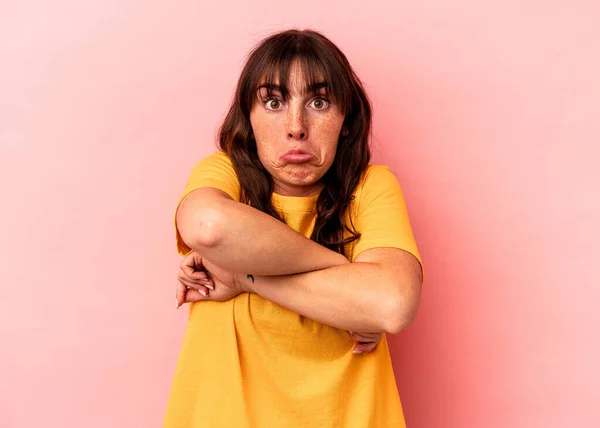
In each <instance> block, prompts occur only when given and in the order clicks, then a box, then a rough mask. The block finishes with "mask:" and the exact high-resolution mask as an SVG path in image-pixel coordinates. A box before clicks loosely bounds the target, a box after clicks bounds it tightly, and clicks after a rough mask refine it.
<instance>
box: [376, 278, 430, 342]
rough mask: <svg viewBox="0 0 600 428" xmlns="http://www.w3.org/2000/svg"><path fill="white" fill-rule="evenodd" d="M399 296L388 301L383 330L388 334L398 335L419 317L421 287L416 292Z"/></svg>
mask: <svg viewBox="0 0 600 428" xmlns="http://www.w3.org/2000/svg"><path fill="white" fill-rule="evenodd" d="M397 294H398V295H397V296H394V297H393V298H390V299H388V300H387V304H386V308H385V309H384V310H383V311H382V312H381V313H382V314H385V319H384V320H383V322H382V324H383V330H384V331H385V332H386V333H390V334H398V333H400V332H401V331H403V330H406V329H407V328H408V327H409V326H410V325H411V324H412V322H413V321H414V320H415V318H416V317H417V310H418V308H419V300H420V287H419V290H418V291H417V290H415V291H414V292H410V291H409V292H404V293H397Z"/></svg>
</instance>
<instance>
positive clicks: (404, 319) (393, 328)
mask: <svg viewBox="0 0 600 428" xmlns="http://www.w3.org/2000/svg"><path fill="white" fill-rule="evenodd" d="M415 312H416V311H415ZM415 316H416V313H415V314H413V313H406V312H404V311H403V310H402V309H397V310H396V311H394V312H393V313H391V314H389V316H388V317H387V319H386V320H385V321H384V329H383V330H384V331H385V332H386V333H389V334H398V333H400V332H401V331H403V330H406V329H407V328H408V327H409V326H410V325H411V324H412V322H413V321H414V319H415Z"/></svg>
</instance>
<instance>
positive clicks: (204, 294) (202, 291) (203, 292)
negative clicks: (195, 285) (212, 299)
mask: <svg viewBox="0 0 600 428" xmlns="http://www.w3.org/2000/svg"><path fill="white" fill-rule="evenodd" d="M198 291H199V292H200V294H202V295H203V296H204V297H206V296H208V294H206V291H204V290H198Z"/></svg>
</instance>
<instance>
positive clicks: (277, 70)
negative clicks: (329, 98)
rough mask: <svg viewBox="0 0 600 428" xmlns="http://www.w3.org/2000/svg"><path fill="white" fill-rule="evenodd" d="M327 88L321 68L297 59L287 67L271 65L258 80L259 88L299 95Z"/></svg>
mask: <svg viewBox="0 0 600 428" xmlns="http://www.w3.org/2000/svg"><path fill="white" fill-rule="evenodd" d="M328 88H329V85H328V83H327V81H326V78H325V76H324V74H323V72H322V71H321V70H318V69H314V68H312V67H309V66H308V65H307V64H302V62H301V61H297V60H296V61H293V62H292V63H291V64H290V66H289V67H288V68H287V69H285V68H283V67H271V68H270V69H268V70H267V71H266V72H265V73H264V74H263V76H262V77H261V78H260V79H259V81H258V89H260V90H267V91H273V90H276V91H281V92H285V93H291V94H299V95H304V94H307V93H313V92H318V91H323V90H325V91H327V90H328Z"/></svg>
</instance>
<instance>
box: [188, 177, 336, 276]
mask: <svg viewBox="0 0 600 428" xmlns="http://www.w3.org/2000/svg"><path fill="white" fill-rule="evenodd" d="M177 228H178V230H179V233H180V235H181V238H182V239H183V242H185V243H186V245H187V246H188V247H190V248H191V249H193V250H194V251H196V252H197V253H199V254H201V255H202V257H205V258H207V259H208V260H210V261H211V262H213V263H214V264H216V265H218V266H220V267H222V268H224V269H227V270H230V271H232V272H239V273H243V272H252V273H253V274H255V275H288V274H294V273H301V272H312V271H315V270H319V269H325V268H328V267H332V266H338V265H342V264H346V263H348V260H347V259H346V258H345V257H344V256H343V255H341V254H339V253H336V252H335V251H332V250H329V249H327V248H325V247H323V246H322V245H319V244H317V243H316V242H314V241H311V240H310V239H308V238H306V237H305V236H303V235H301V234H300V233H298V232H296V231H295V230H293V229H292V228H290V227H289V226H287V225H286V224H284V223H282V222H280V221H279V220H277V219H275V218H273V217H271V216H269V215H267V214H265V213H263V212H262V211H259V210H257V209H255V208H252V207H250V206H248V205H246V204H242V203H239V202H236V201H234V200H232V199H231V198H230V197H229V195H227V194H226V193H225V192H223V191H221V190H218V189H214V188H202V189H198V190H195V191H193V192H191V193H190V194H189V195H188V196H187V197H186V198H185V199H184V200H183V201H182V202H181V205H180V206H179V209H178V210H177Z"/></svg>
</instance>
